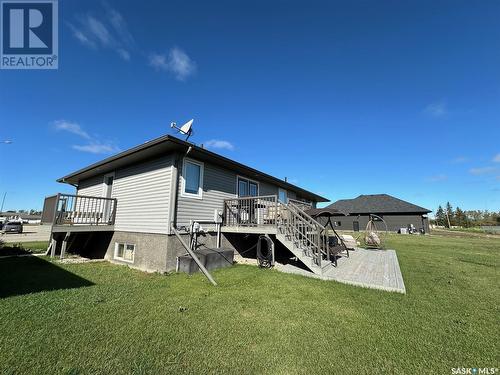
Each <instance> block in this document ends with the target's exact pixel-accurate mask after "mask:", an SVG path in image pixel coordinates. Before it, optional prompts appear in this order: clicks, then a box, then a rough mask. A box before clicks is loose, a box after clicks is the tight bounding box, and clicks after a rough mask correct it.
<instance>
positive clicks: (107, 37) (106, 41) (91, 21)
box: [84, 16, 113, 46]
mask: <svg viewBox="0 0 500 375" xmlns="http://www.w3.org/2000/svg"><path fill="white" fill-rule="evenodd" d="M84 22H86V24H87V26H88V31H90V33H91V35H92V36H93V37H94V38H95V39H97V40H98V41H99V42H101V44H102V45H103V46H109V45H110V44H112V43H113V38H112V37H111V34H110V33H109V31H108V29H107V28H106V26H104V24H103V23H102V22H101V21H99V20H97V19H95V18H94V17H92V16H87V17H86V19H85V21H84Z"/></svg>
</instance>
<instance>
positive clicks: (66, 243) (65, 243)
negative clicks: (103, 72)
mask: <svg viewBox="0 0 500 375" xmlns="http://www.w3.org/2000/svg"><path fill="white" fill-rule="evenodd" d="M70 236H71V232H66V234H65V236H64V239H63V242H62V246H61V259H64V255H66V246H67V245H68V240H69V237H70Z"/></svg>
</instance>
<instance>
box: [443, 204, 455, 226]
mask: <svg viewBox="0 0 500 375" xmlns="http://www.w3.org/2000/svg"><path fill="white" fill-rule="evenodd" d="M445 213H446V227H447V228H449V227H450V226H451V225H453V224H454V223H455V215H454V214H453V207H452V206H451V204H450V202H446V210H445Z"/></svg>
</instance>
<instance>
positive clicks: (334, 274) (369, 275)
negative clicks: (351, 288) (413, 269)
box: [276, 249, 406, 294]
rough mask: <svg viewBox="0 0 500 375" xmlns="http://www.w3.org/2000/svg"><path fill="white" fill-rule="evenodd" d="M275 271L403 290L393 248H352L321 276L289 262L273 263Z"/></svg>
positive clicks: (403, 291) (401, 278)
mask: <svg viewBox="0 0 500 375" xmlns="http://www.w3.org/2000/svg"><path fill="white" fill-rule="evenodd" d="M276 268H277V269H278V270H279V271H282V272H287V273H294V274H300V275H303V276H308V277H315V278H318V279H322V280H335V281H338V282H341V283H345V284H350V285H356V286H361V287H365V288H372V289H381V290H385V291H389V292H398V293H403V294H405V293H406V288H405V284H404V282H403V275H401V269H400V268H399V262H398V258H397V256H396V252H395V251H394V250H366V249H356V250H355V251H350V252H349V258H347V257H345V256H343V257H341V258H340V259H338V266H337V267H332V269H330V270H328V272H326V273H324V274H323V275H322V276H319V275H315V274H313V273H312V272H308V271H306V270H303V269H301V268H298V267H295V266H293V265H290V264H287V265H281V264H280V265H277V266H276Z"/></svg>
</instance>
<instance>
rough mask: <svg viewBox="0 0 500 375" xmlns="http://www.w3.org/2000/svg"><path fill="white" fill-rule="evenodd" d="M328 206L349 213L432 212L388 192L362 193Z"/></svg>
mask: <svg viewBox="0 0 500 375" xmlns="http://www.w3.org/2000/svg"><path fill="white" fill-rule="evenodd" d="M327 207H328V208H333V209H336V210H339V211H342V212H345V213H349V214H389V213H392V214H403V213H421V214H427V213H429V212H431V211H430V210H428V209H426V208H423V207H420V206H417V205H415V204H413V203H410V202H406V201H403V200H401V199H398V198H395V197H392V196H390V195H387V194H372V195H360V196H359V197H357V198H354V199H341V200H338V201H336V202H334V203H332V204H331V205H329V206H327Z"/></svg>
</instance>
